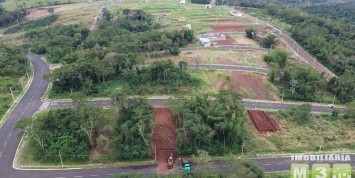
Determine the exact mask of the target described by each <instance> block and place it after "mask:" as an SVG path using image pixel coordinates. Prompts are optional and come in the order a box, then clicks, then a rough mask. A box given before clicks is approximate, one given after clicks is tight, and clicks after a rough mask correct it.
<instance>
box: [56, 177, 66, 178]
mask: <svg viewBox="0 0 355 178" xmlns="http://www.w3.org/2000/svg"><path fill="white" fill-rule="evenodd" d="M55 178H67V177H55Z"/></svg>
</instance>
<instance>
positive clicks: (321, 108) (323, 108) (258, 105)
mask: <svg viewBox="0 0 355 178" xmlns="http://www.w3.org/2000/svg"><path fill="white" fill-rule="evenodd" d="M149 101H150V103H151V104H152V105H153V106H166V105H167V102H168V99H167V98H149ZM89 103H90V104H93V105H96V106H101V107H108V106H111V105H112V102H111V101H110V100H96V101H89ZM242 103H243V105H244V106H245V107H246V108H247V109H270V110H284V109H288V108H294V107H297V106H299V105H301V104H302V103H295V102H271V101H263V100H248V99H244V100H243V101H242ZM63 107H73V102H71V101H52V102H46V103H44V104H43V106H42V109H46V108H50V109H51V108H63ZM334 109H336V110H339V111H340V112H341V113H345V110H346V109H345V108H344V107H335V108H328V106H327V105H319V104H313V105H312V111H313V112H318V113H331V112H332V111H333V110H334Z"/></svg>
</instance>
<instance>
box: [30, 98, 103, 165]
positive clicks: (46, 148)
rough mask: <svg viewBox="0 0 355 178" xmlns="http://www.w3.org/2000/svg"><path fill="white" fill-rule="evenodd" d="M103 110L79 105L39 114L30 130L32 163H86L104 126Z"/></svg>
mask: <svg viewBox="0 0 355 178" xmlns="http://www.w3.org/2000/svg"><path fill="white" fill-rule="evenodd" d="M104 117H105V115H104V114H103V109H101V108H97V107H95V106H91V105H84V104H82V103H77V104H76V106H75V108H73V109H71V108H64V109H58V110H49V111H46V112H44V113H41V114H39V115H38V116H37V117H36V118H35V119H34V120H33V125H32V126H31V127H30V128H29V130H28V133H29V135H30V142H29V145H30V147H31V150H32V154H33V160H35V161H39V162H59V161H60V159H63V160H66V161H87V160H89V152H90V149H94V148H96V146H97V144H98V143H96V137H97V132H98V130H99V128H100V127H101V126H102V125H103V121H104V120H105V119H104Z"/></svg>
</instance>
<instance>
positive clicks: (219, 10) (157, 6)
mask: <svg viewBox="0 0 355 178" xmlns="http://www.w3.org/2000/svg"><path fill="white" fill-rule="evenodd" d="M126 8H130V9H143V10H144V11H146V12H147V13H150V14H155V16H156V17H157V18H156V19H157V21H158V22H159V23H161V24H162V26H163V28H164V29H173V30H176V29H179V28H180V29H182V26H184V25H186V24H191V25H192V29H194V30H195V33H201V32H208V31H211V26H212V25H211V23H214V22H213V21H215V20H225V21H228V20H232V21H234V20H235V19H236V20H235V21H238V20H239V18H240V17H234V16H232V15H231V14H230V13H229V10H230V9H224V8H223V7H215V6H214V7H213V8H211V9H206V8H205V6H204V5H203V4H190V3H188V4H186V5H184V6H181V5H179V1H166V0H165V1H152V2H150V3H144V2H143V1H140V0H132V1H125V2H121V3H117V4H114V5H113V8H111V9H112V10H113V9H119V10H122V9H126ZM179 18H185V20H180V21H179V20H178V19H179ZM243 23H245V21H244V20H243Z"/></svg>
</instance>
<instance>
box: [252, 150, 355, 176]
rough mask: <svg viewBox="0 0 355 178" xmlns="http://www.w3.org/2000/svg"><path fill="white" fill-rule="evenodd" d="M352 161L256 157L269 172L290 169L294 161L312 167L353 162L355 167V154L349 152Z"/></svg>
mask: <svg viewBox="0 0 355 178" xmlns="http://www.w3.org/2000/svg"><path fill="white" fill-rule="evenodd" d="M349 156H350V159H351V161H347V162H342V161H293V160H291V157H283V158H257V159H254V160H255V161H256V162H257V164H258V165H259V166H261V167H262V168H264V170H265V171H267V172H275V171H290V167H291V164H292V163H298V164H302V163H306V164H309V165H310V169H311V168H312V166H311V165H312V164H315V163H317V164H320V163H326V164H330V165H331V167H332V165H333V164H335V163H339V164H351V166H352V167H353V168H354V167H355V155H354V154H349Z"/></svg>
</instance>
